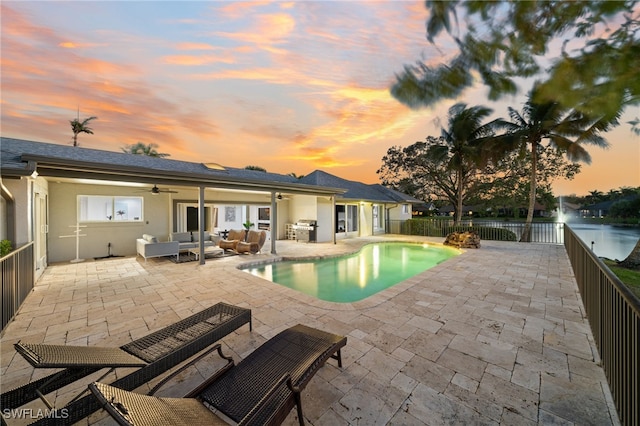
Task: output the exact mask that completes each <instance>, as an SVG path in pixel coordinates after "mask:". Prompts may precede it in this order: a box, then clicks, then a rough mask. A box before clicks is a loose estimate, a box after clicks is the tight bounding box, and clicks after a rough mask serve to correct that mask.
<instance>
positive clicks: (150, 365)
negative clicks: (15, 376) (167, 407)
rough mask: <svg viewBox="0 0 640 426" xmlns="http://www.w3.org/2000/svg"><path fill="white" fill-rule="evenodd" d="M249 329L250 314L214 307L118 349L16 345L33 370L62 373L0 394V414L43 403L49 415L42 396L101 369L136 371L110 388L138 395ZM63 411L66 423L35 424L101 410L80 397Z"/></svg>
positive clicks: (70, 420) (68, 420)
mask: <svg viewBox="0 0 640 426" xmlns="http://www.w3.org/2000/svg"><path fill="white" fill-rule="evenodd" d="M247 323H248V324H249V329H250V330H251V329H252V324H251V310H249V309H245V308H240V307H237V306H233V305H228V304H226V303H217V304H216V305H213V306H211V307H210V308H207V309H205V310H203V311H201V312H198V313H196V314H194V315H192V316H190V317H188V318H185V319H183V320H181V321H178V322H177V323H174V324H171V325H169V326H167V327H165V328H163V329H161V330H158V331H156V332H153V333H151V334H149V335H147V336H145V337H142V338H140V339H138V340H135V341H133V342H131V343H128V344H126V345H124V346H121V347H120V348H111V347H97V346H59V345H46V344H43V345H40V344H26V343H20V342H18V343H16V344H15V345H14V346H15V348H16V351H17V352H18V353H19V354H20V355H22V356H23V357H24V358H25V359H26V360H27V361H28V362H29V363H30V364H31V365H33V366H34V367H35V368H64V369H63V370H60V371H58V372H56V373H53V374H50V375H48V376H46V377H44V378H42V379H39V380H36V381H34V382H31V383H29V384H27V385H24V386H21V387H19V388H17V389H13V390H10V391H8V392H5V393H3V394H2V395H0V406H1V407H2V409H14V408H18V407H21V406H23V405H24V404H26V403H28V402H31V401H33V400H35V399H37V398H41V399H42V400H43V401H44V402H45V404H47V406H48V407H49V408H50V409H51V408H53V404H51V403H49V402H48V401H47V400H46V398H45V397H44V395H46V394H48V393H50V392H53V391H56V390H58V389H60V388H62V387H64V386H66V385H68V384H70V383H73V382H75V381H76V380H79V379H81V378H83V377H86V376H87V375H89V374H93V373H95V372H97V371H99V370H101V369H104V368H111V369H114V368H118V367H140V368H138V369H136V370H135V371H133V372H132V373H130V374H127V375H125V376H124V377H121V378H119V379H118V380H116V381H115V382H114V383H113V385H114V386H117V387H119V388H122V389H127V390H133V389H136V388H138V387H140V386H141V385H143V384H145V383H147V382H149V381H150V380H151V379H153V378H155V377H157V376H159V375H161V374H163V373H165V372H167V371H168V370H170V369H172V368H174V367H176V366H178V365H180V364H183V363H184V361H187V360H189V359H190V358H193V357H195V356H196V355H198V354H199V353H200V352H202V351H203V350H204V349H206V348H208V347H210V346H211V345H213V344H214V343H215V342H216V341H218V340H220V339H222V338H223V337H225V336H227V335H228V334H229V333H231V332H233V331H234V330H236V329H238V328H239V327H241V326H242V325H244V324H247ZM212 350H214V348H212V349H210V350H208V351H205V352H204V354H200V355H198V357H196V358H195V359H192V360H191V361H190V362H189V363H188V364H186V365H183V366H182V367H181V368H180V369H178V370H176V371H174V372H173V373H171V375H169V376H168V377H172V376H174V375H175V374H177V372H179V371H181V370H183V369H184V368H186V366H188V365H190V364H192V363H193V362H195V361H197V360H198V359H200V358H202V357H203V356H204V355H205V354H207V353H209V352H211V351H212ZM103 377H104V376H103ZM166 379H167V378H165V379H163V381H165V380H166ZM94 380H95V379H94ZM100 380H101V379H100ZM64 409H65V411H64V412H65V413H66V416H65V418H51V417H45V418H42V419H40V420H39V421H38V422H36V423H37V424H72V423H75V422H77V421H78V420H81V419H83V418H85V417H87V416H89V415H90V414H91V413H93V412H95V411H97V410H99V409H100V406H99V405H98V403H97V401H96V400H95V398H94V397H93V396H91V395H84V396H83V397H81V395H79V396H78V397H76V398H75V399H74V400H72V401H71V402H70V403H68V404H67V405H66V407H64Z"/></svg>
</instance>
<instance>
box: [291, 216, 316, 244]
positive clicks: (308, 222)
mask: <svg viewBox="0 0 640 426" xmlns="http://www.w3.org/2000/svg"><path fill="white" fill-rule="evenodd" d="M317 228H318V221H317V220H312V219H300V220H299V221H297V222H296V223H294V224H293V229H294V230H295V231H296V241H304V242H307V243H315V242H317V235H316V234H317V231H316V229H317Z"/></svg>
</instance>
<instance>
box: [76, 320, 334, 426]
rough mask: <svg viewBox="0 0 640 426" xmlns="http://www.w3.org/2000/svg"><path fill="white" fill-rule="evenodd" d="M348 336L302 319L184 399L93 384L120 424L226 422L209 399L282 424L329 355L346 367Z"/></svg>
mask: <svg viewBox="0 0 640 426" xmlns="http://www.w3.org/2000/svg"><path fill="white" fill-rule="evenodd" d="M346 343H347V338H346V337H342V336H338V335H335V334H330V333H327V332H324V331H320V330H316V329H314V328H310V327H307V326H304V325H300V324H298V325H297V326H295V327H291V328H289V329H287V330H284V331H282V332H281V333H279V334H278V335H276V336H274V337H273V338H271V339H269V340H268V341H266V342H265V343H264V344H262V346H260V347H259V348H258V349H256V350H255V351H253V352H252V353H251V354H250V355H249V356H247V357H246V358H244V359H243V360H242V361H240V362H239V363H238V365H234V363H233V359H232V358H230V357H226V356H224V355H223V354H222V351H221V349H220V346H219V345H216V346H217V347H218V353H219V355H220V356H221V357H223V358H224V359H226V360H227V361H228V362H227V364H226V365H225V366H224V367H223V368H222V369H220V371H218V372H217V373H215V374H214V375H213V376H212V377H211V378H210V379H209V380H207V381H206V382H205V383H203V384H202V385H200V386H199V387H198V388H196V389H195V390H194V391H192V392H190V393H189V394H188V395H187V396H186V397H185V398H158V397H154V396H147V395H141V394H137V393H133V392H126V391H123V390H121V389H117V388H114V387H111V386H107V385H103V384H101V383H92V384H91V385H89V388H90V389H91V392H93V394H94V395H95V396H96V397H97V399H98V400H99V401H100V404H101V405H102V406H103V407H104V408H105V409H106V410H107V411H108V412H109V414H110V415H111V416H112V417H113V418H115V419H116V420H117V421H118V423H119V424H121V425H133V424H135V425H156V424H171V425H185V426H193V425H195V424H226V423H225V422H224V421H223V420H222V419H221V418H220V417H218V416H217V415H216V414H214V413H213V412H212V411H210V410H209V409H208V408H207V407H205V405H204V404H206V405H208V406H209V407H211V408H213V409H215V410H217V412H220V413H222V414H224V415H225V416H227V417H228V418H230V419H231V420H233V421H234V422H238V424H241V425H279V424H281V423H282V422H283V421H284V419H286V418H287V416H288V414H289V412H290V411H291V409H292V408H293V407H294V406H297V411H298V420H299V422H300V424H301V425H303V424H304V420H303V415H302V405H301V399H300V395H301V392H302V390H303V389H304V388H305V387H306V385H307V383H309V381H310V380H311V379H312V378H313V376H314V375H315V374H316V372H317V371H318V369H319V368H320V367H322V366H323V365H324V363H325V362H326V361H327V360H328V359H329V358H334V359H337V360H338V366H339V367H342V358H341V354H340V349H341V348H342V347H343V346H345V345H346Z"/></svg>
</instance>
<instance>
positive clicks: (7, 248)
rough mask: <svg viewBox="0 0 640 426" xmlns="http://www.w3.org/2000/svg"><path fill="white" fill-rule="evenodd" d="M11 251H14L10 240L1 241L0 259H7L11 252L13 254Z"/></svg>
mask: <svg viewBox="0 0 640 426" xmlns="http://www.w3.org/2000/svg"><path fill="white" fill-rule="evenodd" d="M11 250H12V248H11V241H9V240H2V241H0V257H5V256H6V255H8V254H9V252H11Z"/></svg>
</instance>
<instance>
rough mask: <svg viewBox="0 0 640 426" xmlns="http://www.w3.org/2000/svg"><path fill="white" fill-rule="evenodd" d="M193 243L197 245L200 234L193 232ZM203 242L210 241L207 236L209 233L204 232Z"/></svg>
mask: <svg viewBox="0 0 640 426" xmlns="http://www.w3.org/2000/svg"><path fill="white" fill-rule="evenodd" d="M192 235H193V242H194V243H197V242H198V241H200V232H197V231H196V232H194V233H193V234H192ZM204 241H211V237H210V236H209V232H207V231H205V232H204Z"/></svg>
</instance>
